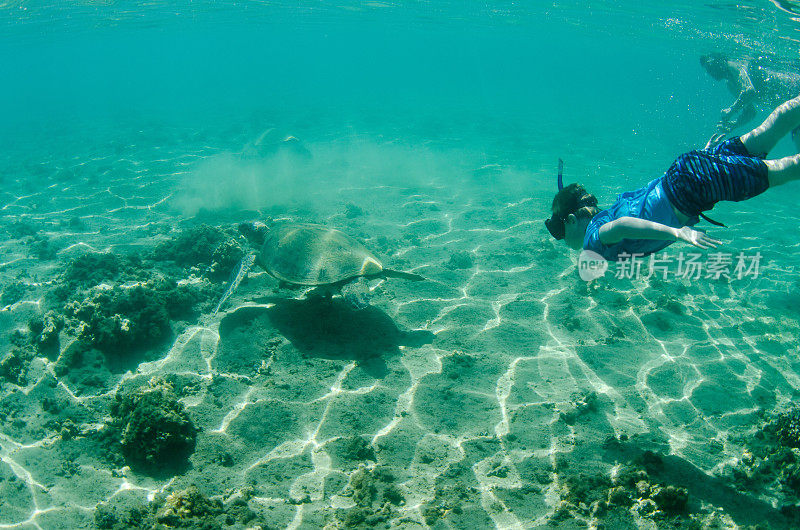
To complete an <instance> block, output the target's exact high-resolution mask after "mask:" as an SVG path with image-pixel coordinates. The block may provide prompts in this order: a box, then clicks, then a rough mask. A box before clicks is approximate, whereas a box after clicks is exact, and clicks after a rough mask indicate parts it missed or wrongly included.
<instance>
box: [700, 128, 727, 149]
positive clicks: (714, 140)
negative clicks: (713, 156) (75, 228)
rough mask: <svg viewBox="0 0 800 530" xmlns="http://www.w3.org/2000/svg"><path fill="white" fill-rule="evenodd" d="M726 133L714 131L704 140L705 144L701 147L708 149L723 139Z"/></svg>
mask: <svg viewBox="0 0 800 530" xmlns="http://www.w3.org/2000/svg"><path fill="white" fill-rule="evenodd" d="M725 136H726V134H725V133H724V132H718V133H715V134H714V135H713V136H711V138H709V139H708V142H706V146H705V147H704V148H703V149H710V148H712V147H714V146H716V145H717V144H718V143H720V142H721V141H722V140H723V139H725Z"/></svg>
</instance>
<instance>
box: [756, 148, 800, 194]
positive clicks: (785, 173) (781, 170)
mask: <svg viewBox="0 0 800 530" xmlns="http://www.w3.org/2000/svg"><path fill="white" fill-rule="evenodd" d="M764 163H765V164H766V165H767V179H768V180H769V187H770V188H772V187H774V186H780V185H781V184H786V183H787V182H791V181H793V180H797V179H800V154H797V155H792V156H787V157H786V158H778V159H776V160H764Z"/></svg>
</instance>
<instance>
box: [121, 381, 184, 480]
mask: <svg viewBox="0 0 800 530" xmlns="http://www.w3.org/2000/svg"><path fill="white" fill-rule="evenodd" d="M111 417H112V423H111V427H112V429H113V430H114V431H115V432H116V433H118V435H119V438H118V443H119V447H120V450H121V452H122V454H123V455H124V457H125V461H126V462H128V463H129V464H130V465H131V467H134V468H139V469H141V470H143V471H145V472H147V473H151V474H152V473H154V472H159V473H160V472H163V471H165V470H166V469H169V470H174V469H179V468H182V467H184V466H185V465H186V463H187V460H188V458H189V456H190V455H191V454H192V452H193V451H194V447H195V441H196V437H197V431H198V429H197V428H196V427H195V426H194V423H193V422H192V420H191V418H190V417H189V414H188V413H187V412H186V409H185V408H184V406H183V403H181V402H180V401H178V398H177V397H176V396H175V394H174V393H173V391H172V389H171V388H170V387H168V386H166V385H159V386H153V387H148V388H144V389H139V390H135V391H132V392H125V393H119V392H118V393H117V395H116V397H115V400H114V402H113V403H112V405H111Z"/></svg>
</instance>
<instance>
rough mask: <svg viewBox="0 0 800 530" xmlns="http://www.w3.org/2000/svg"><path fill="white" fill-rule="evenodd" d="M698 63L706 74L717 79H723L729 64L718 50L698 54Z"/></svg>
mask: <svg viewBox="0 0 800 530" xmlns="http://www.w3.org/2000/svg"><path fill="white" fill-rule="evenodd" d="M700 65H701V66H702V67H703V68H705V69H706V72H708V75H710V76H711V77H713V78H714V79H716V80H717V81H719V80H720V79H725V78H726V77H727V74H728V70H729V69H730V66H729V65H728V58H727V57H725V56H724V55H723V54H721V53H719V52H713V53H709V54H706V55H701V56H700Z"/></svg>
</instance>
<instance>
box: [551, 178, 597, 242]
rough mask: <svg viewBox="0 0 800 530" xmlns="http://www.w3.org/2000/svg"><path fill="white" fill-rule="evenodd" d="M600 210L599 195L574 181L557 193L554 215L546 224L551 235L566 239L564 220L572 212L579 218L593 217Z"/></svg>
mask: <svg viewBox="0 0 800 530" xmlns="http://www.w3.org/2000/svg"><path fill="white" fill-rule="evenodd" d="M598 211H599V209H598V208H597V197H595V196H594V195H592V194H591V193H589V192H587V191H586V188H584V187H583V186H581V185H580V184H577V183H572V184H570V185H569V186H564V188H563V189H561V190H559V192H558V193H556V196H555V198H554V199H553V216H552V217H551V218H550V219H548V220H547V221H545V222H544V224H545V226H547V230H549V231H550V235H552V236H553V237H554V238H556V239H564V232H565V227H564V221H566V219H567V217H569V216H570V214H574V215H575V217H578V218H579V219H581V218H588V219H591V218H592V217H594V216H595V215H597V212H598Z"/></svg>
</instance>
